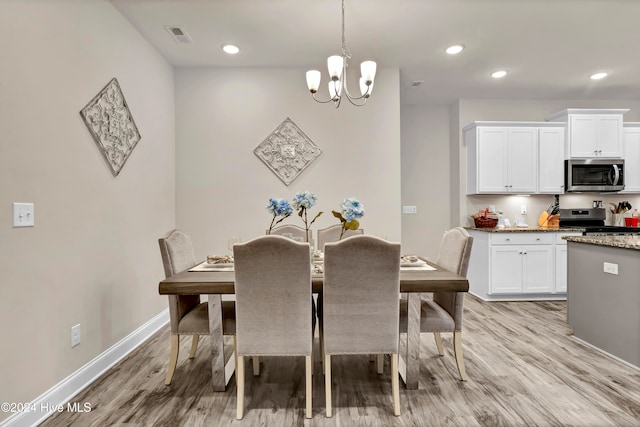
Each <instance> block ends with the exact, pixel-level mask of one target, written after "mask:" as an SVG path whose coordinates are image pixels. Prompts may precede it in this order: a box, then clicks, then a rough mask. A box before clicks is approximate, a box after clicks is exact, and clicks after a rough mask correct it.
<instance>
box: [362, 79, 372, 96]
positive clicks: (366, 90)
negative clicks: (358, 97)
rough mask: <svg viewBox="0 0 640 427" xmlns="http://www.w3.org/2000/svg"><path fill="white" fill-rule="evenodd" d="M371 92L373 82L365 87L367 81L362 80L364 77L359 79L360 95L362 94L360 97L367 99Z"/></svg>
mask: <svg viewBox="0 0 640 427" xmlns="http://www.w3.org/2000/svg"><path fill="white" fill-rule="evenodd" d="M372 91H373V82H371V83H369V84H368V85H367V81H366V80H365V79H364V77H360V93H361V94H362V96H364V97H365V98H368V97H369V96H370V95H371V92H372Z"/></svg>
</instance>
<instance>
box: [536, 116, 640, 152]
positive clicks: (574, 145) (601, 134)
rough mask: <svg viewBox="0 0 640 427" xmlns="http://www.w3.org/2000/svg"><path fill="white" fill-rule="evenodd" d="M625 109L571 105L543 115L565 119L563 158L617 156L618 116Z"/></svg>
mask: <svg viewBox="0 0 640 427" xmlns="http://www.w3.org/2000/svg"><path fill="white" fill-rule="evenodd" d="M627 111H629V110H628V109H605V110H594V109H580V108H571V109H567V110H563V111H559V112H558V113H555V114H552V115H551V116H548V117H547V120H549V121H561V122H566V123H567V134H566V137H565V143H566V150H565V153H566V158H570V159H575V158H594V157H602V158H621V157H622V155H623V148H622V146H623V145H622V143H623V137H622V120H623V119H622V116H623V114H624V113H626V112H627Z"/></svg>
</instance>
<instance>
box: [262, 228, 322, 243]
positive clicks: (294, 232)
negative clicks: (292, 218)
mask: <svg viewBox="0 0 640 427" xmlns="http://www.w3.org/2000/svg"><path fill="white" fill-rule="evenodd" d="M271 234H272V235H278V236H282V235H285V234H291V236H292V237H293V239H294V240H300V239H302V241H303V242H306V241H307V239H306V237H305V230H304V227H299V226H297V225H292V224H285V225H279V226H277V227H274V228H273V229H272V230H271ZM309 242H310V243H313V234H312V233H311V230H309Z"/></svg>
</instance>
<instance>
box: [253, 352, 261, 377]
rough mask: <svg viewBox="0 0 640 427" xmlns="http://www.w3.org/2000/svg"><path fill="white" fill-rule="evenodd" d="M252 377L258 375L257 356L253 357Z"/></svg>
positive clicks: (258, 358) (258, 359)
mask: <svg viewBox="0 0 640 427" xmlns="http://www.w3.org/2000/svg"><path fill="white" fill-rule="evenodd" d="M252 359H253V376H254V377H257V376H258V375H260V357H259V356H253V357H252Z"/></svg>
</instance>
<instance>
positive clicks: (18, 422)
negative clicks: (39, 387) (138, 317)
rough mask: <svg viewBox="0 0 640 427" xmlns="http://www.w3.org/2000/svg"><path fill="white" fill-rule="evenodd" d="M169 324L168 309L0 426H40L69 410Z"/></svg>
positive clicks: (79, 408)
mask: <svg viewBox="0 0 640 427" xmlns="http://www.w3.org/2000/svg"><path fill="white" fill-rule="evenodd" d="M168 322H169V309H168V308H167V309H165V310H163V311H162V312H160V313H159V314H158V315H157V316H155V317H154V318H152V319H151V320H149V321H148V322H147V323H145V324H144V325H142V326H140V327H139V328H138V329H136V330H135V331H133V332H131V333H130V334H129V335H127V336H126V337H124V338H123V339H121V340H120V341H118V342H117V343H116V344H114V345H113V346H111V347H110V348H108V349H107V350H106V351H104V352H103V353H101V354H99V355H98V356H97V357H95V358H94V359H93V360H91V361H90V362H89V363H87V364H86V365H84V366H83V367H81V368H80V369H78V370H77V371H75V372H74V373H72V374H71V375H69V376H68V377H67V378H65V379H64V380H62V381H60V382H59V383H58V384H56V385H55V386H53V387H52V388H50V389H49V390H47V391H46V392H45V393H43V394H42V395H41V396H40V397H38V398H36V399H35V400H34V401H32V402H30V403H29V404H28V405H29V406H28V408H29V409H30V410H28V411H22V412H17V413H15V414H13V415H12V416H10V417H9V418H7V419H6V420H4V421H3V422H1V423H0V427H23V426H24V427H27V426H37V425H38V424H39V423H41V422H42V421H44V420H45V419H46V418H47V417H49V416H50V415H51V414H53V413H54V412H55V411H56V410H57V408H63V410H67V405H66V404H67V402H69V401H70V400H71V399H73V398H74V397H75V396H76V395H77V394H78V393H80V392H81V391H82V390H84V389H85V388H86V387H87V386H89V385H90V384H91V383H92V382H94V381H95V380H96V379H98V378H99V377H100V376H101V375H102V374H104V373H105V372H106V371H107V370H108V369H109V368H111V367H112V366H113V365H115V364H116V363H118V362H119V361H120V360H122V359H123V358H124V357H125V356H127V355H128V354H129V353H131V352H132V351H133V350H135V349H136V348H137V347H138V346H140V344H142V343H143V342H145V341H146V340H147V339H149V338H150V337H151V336H152V335H153V334H155V333H156V332H157V331H158V330H159V329H160V328H162V327H163V326H165V325H166V324H167V323H168ZM73 409H74V410H77V411H83V410H84V411H85V412H88V411H87V409H89V410H90V408H85V407H83V405H82V404H80V405H79V407H75V408H73Z"/></svg>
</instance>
